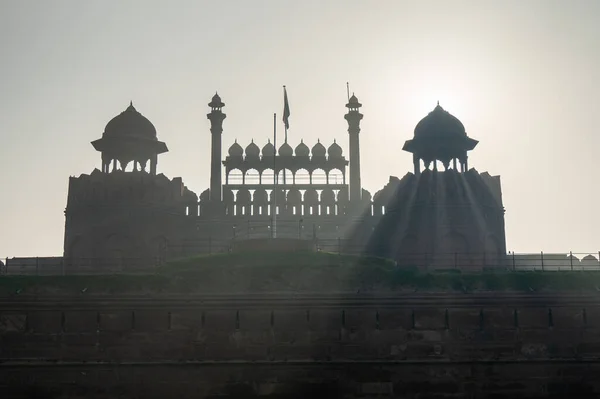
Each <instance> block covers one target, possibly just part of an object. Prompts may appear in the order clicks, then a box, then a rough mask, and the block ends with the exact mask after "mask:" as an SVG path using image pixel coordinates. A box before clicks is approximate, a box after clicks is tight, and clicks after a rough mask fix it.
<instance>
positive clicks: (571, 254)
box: [569, 251, 573, 271]
mask: <svg viewBox="0 0 600 399" xmlns="http://www.w3.org/2000/svg"><path fill="white" fill-rule="evenodd" d="M569 260H570V261H571V271H573V251H569Z"/></svg>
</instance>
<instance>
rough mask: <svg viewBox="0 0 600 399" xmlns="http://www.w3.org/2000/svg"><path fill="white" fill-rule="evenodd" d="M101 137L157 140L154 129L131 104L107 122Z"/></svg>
mask: <svg viewBox="0 0 600 399" xmlns="http://www.w3.org/2000/svg"><path fill="white" fill-rule="evenodd" d="M102 137H136V138H142V139H148V140H157V138H156V128H155V127H154V125H153V124H152V122H150V121H149V120H148V119H147V118H146V117H145V116H143V115H142V114H140V113H139V112H138V111H137V110H136V109H135V108H134V107H133V102H132V103H130V104H129V107H127V109H126V110H125V111H123V112H121V113H120V114H119V115H117V116H115V117H114V118H112V119H111V121H110V122H108V124H107V125H106V127H105V128H104V134H103V135H102Z"/></svg>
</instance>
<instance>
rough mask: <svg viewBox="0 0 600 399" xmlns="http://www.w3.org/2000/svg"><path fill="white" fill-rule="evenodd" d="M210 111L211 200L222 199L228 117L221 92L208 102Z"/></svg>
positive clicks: (218, 200) (208, 115) (208, 116)
mask: <svg viewBox="0 0 600 399" xmlns="http://www.w3.org/2000/svg"><path fill="white" fill-rule="evenodd" d="M208 106H209V107H210V113H209V114H207V115H206V117H207V118H208V120H210V134H211V152H210V200H211V201H212V202H221V201H222V199H223V198H222V192H221V168H222V166H221V135H222V134H223V121H224V120H225V118H226V117H227V115H225V114H224V113H223V111H222V108H223V107H224V106H225V103H223V101H221V97H219V93H215V95H214V96H213V98H212V100H211V101H210V102H209V103H208Z"/></svg>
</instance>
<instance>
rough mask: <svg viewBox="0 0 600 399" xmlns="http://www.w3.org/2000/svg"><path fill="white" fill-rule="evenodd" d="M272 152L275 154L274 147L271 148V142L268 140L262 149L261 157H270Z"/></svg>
mask: <svg viewBox="0 0 600 399" xmlns="http://www.w3.org/2000/svg"><path fill="white" fill-rule="evenodd" d="M274 152H275V147H273V144H271V140H269V141H268V142H267V144H265V146H264V147H263V148H262V156H263V157H272V156H273V153H274Z"/></svg>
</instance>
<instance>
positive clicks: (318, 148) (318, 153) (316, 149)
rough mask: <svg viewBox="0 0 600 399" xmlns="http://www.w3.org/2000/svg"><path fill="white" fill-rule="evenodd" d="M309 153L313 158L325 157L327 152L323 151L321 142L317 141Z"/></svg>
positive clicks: (323, 147)
mask: <svg viewBox="0 0 600 399" xmlns="http://www.w3.org/2000/svg"><path fill="white" fill-rule="evenodd" d="M311 152H312V156H313V157H325V154H326V153H327V150H326V149H325V146H324V145H323V144H321V141H317V144H315V145H314V146H313V148H312V151H311Z"/></svg>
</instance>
